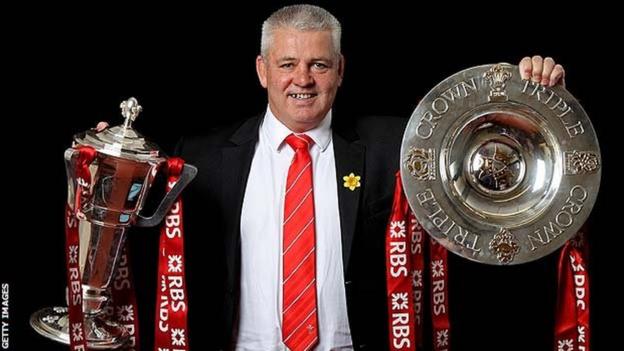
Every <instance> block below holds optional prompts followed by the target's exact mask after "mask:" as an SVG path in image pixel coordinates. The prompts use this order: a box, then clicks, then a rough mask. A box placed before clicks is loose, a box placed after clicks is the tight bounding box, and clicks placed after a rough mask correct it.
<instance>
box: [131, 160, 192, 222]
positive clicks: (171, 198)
mask: <svg viewBox="0 0 624 351" xmlns="http://www.w3.org/2000/svg"><path fill="white" fill-rule="evenodd" d="M196 175H197V167H195V166H192V165H189V164H185V165H184V168H183V169H182V174H180V178H179V179H178V182H177V183H176V185H174V186H173V188H172V189H171V191H169V192H168V193H167V195H165V197H164V198H163V199H162V201H161V202H160V205H158V208H157V209H156V211H155V212H154V214H152V215H151V216H150V217H145V216H142V215H141V214H138V215H137V219H136V223H135V224H134V225H135V226H137V227H154V226H156V225H158V223H160V222H161V221H162V220H163V218H165V216H166V215H167V212H168V211H169V209H170V208H171V206H172V205H173V203H174V202H175V201H176V199H177V198H178V196H180V193H182V190H184V188H186V186H187V185H188V184H189V183H190V182H191V181H192V180H193V178H195V176H196Z"/></svg>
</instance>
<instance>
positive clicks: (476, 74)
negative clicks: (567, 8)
mask: <svg viewBox="0 0 624 351" xmlns="http://www.w3.org/2000/svg"><path fill="white" fill-rule="evenodd" d="M600 174H601V161H600V150H599V147H598V141H597V138H596V135H595V132H594V129H593V127H592V124H591V122H590V120H589V118H588V117H587V115H586V113H585V111H584V110H583V108H582V107H581V106H580V104H579V103H578V101H577V100H576V99H574V97H573V96H572V95H571V94H570V93H568V92H567V91H566V90H565V89H564V88H562V87H560V86H556V87H553V88H547V87H544V86H541V85H539V84H536V83H533V82H531V81H528V80H522V79H520V77H519V75H518V68H517V67H516V66H513V65H509V64H498V65H484V66H478V67H473V68H469V69H467V70H464V71H461V72H459V73H456V74H454V75H452V76H451V77H449V78H447V79H445V80H444V81H442V82H441V83H440V84H438V85H437V86H436V87H435V88H433V89H432V90H431V91H430V92H429V93H428V94H427V95H426V96H425V98H423V100H422V101H421V102H420V103H419V105H418V107H417V108H416V110H415V111H414V113H413V114H412V116H411V118H410V121H409V123H408V125H407V128H406V130H405V134H404V136H403V141H402V147H401V177H402V180H403V186H404V189H405V193H406V195H407V198H408V201H409V203H410V206H411V208H412V210H413V211H414V213H415V215H416V217H417V218H418V220H419V221H420V223H421V224H422V225H423V227H424V228H425V229H426V230H427V231H428V232H429V233H430V234H431V235H432V236H433V237H434V238H435V239H437V240H438V241H439V242H440V243H441V244H442V245H444V246H445V247H446V248H447V249H449V250H450V251H452V252H454V253H456V254H458V255H460V256H463V257H465V258H468V259H470V260H474V261H478V262H482V263H488V264H495V265H501V264H518V263H523V262H528V261H532V260H535V259H538V258H540V257H543V256H545V255H547V254H549V253H551V252H553V251H554V250H556V249H557V248H559V247H560V246H561V245H563V244H564V243H565V241H566V240H568V239H569V238H571V237H572V236H573V235H574V234H575V233H576V231H577V230H578V229H579V228H580V226H581V225H582V224H583V223H584V222H585V220H586V219H587V217H588V216H589V213H590V211H591V208H592V206H593V204H594V202H595V200H596V195H597V193H598V188H599V185H600Z"/></svg>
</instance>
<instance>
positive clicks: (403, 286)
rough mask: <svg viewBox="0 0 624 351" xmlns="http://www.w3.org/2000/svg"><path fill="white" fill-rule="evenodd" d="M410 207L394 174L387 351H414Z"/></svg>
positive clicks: (388, 256)
mask: <svg viewBox="0 0 624 351" xmlns="http://www.w3.org/2000/svg"><path fill="white" fill-rule="evenodd" d="M408 211H409V206H408V205H407V200H406V199H405V196H404V195H403V188H402V186H401V178H400V175H399V173H398V172H397V174H396V181H395V186H394V201H393V203H392V213H391V214H390V220H389V221H388V226H387V230H386V287H387V299H388V318H389V320H388V327H389V332H390V334H389V336H390V340H389V344H390V350H392V351H396V350H415V347H416V344H415V330H414V325H415V324H414V295H413V292H412V275H411V274H410V272H411V270H412V260H411V259H410V252H411V245H410V236H409V235H408V229H407V228H406V226H407V223H406V222H407V219H408Z"/></svg>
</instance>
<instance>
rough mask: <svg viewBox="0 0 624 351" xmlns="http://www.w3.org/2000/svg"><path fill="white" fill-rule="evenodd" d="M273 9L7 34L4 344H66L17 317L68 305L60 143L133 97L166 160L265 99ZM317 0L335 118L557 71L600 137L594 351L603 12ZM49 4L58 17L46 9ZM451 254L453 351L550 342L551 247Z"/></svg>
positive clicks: (139, 268) (615, 150) (605, 108)
mask: <svg viewBox="0 0 624 351" xmlns="http://www.w3.org/2000/svg"><path fill="white" fill-rule="evenodd" d="M281 5H282V4H276V3H263V4H257V5H244V4H239V3H235V2H230V3H225V4H220V6H219V8H216V7H211V5H207V4H205V5H203V6H202V7H199V6H197V7H186V6H184V5H176V6H173V5H170V4H167V5H161V6H158V7H151V8H141V7H134V6H125V7H123V8H115V9H113V8H100V7H97V6H91V7H89V8H71V9H70V8H58V7H56V8H54V9H46V8H38V9H37V10H43V11H41V12H39V11H38V13H37V15H34V14H33V15H32V16H31V15H29V16H27V17H29V18H28V20H29V22H26V23H27V24H26V25H24V24H22V25H21V26H19V27H18V28H17V32H19V33H15V34H16V35H15V36H12V39H13V40H11V44H14V45H15V46H14V47H15V49H13V46H11V49H10V50H6V51H5V55H6V56H7V58H9V60H10V62H11V63H10V64H7V65H6V66H5V74H6V76H8V77H9V78H10V79H9V80H8V82H9V84H8V86H7V88H8V90H9V91H10V95H5V97H8V100H7V103H6V104H5V107H6V109H5V112H6V113H7V115H6V117H5V119H4V121H5V128H4V132H3V134H4V138H3V139H4V143H5V150H6V151H8V152H7V153H6V155H7V156H8V155H10V157H8V160H7V161H8V162H6V164H5V167H3V168H4V170H5V171H4V175H3V180H4V181H3V183H5V189H8V190H9V191H10V194H11V195H10V197H8V198H7V202H6V203H7V204H12V205H13V206H12V209H11V210H10V211H11V212H10V213H9V212H8V211H9V210H5V211H7V212H5V216H4V218H5V222H6V223H9V226H5V228H7V229H5V230H4V231H3V234H2V237H3V239H2V243H1V246H0V247H1V248H2V266H1V271H0V281H1V282H2V283H9V284H10V320H9V321H10V343H11V347H12V349H14V350H35V349H45V350H56V349H58V350H64V349H65V348H64V347H60V346H58V345H57V344H55V343H53V342H51V341H48V340H45V339H43V338H41V337H39V336H38V335H37V334H36V333H34V332H33V331H32V330H31V329H30V327H29V326H28V317H29V315H30V313H32V312H33V311H35V310H36V309H38V308H40V307H43V306H51V305H59V304H61V303H62V302H63V301H64V286H65V275H64V261H63V257H64V256H63V250H64V249H63V240H64V239H63V238H64V234H63V220H62V216H63V206H64V205H63V202H64V199H65V189H66V188H65V184H66V180H65V173H64V164H63V151H64V150H65V148H67V147H68V146H69V145H70V142H71V137H72V135H73V134H74V133H77V132H79V131H81V130H84V129H87V128H90V127H92V126H94V125H95V124H96V122H97V121H100V120H106V121H109V122H110V123H111V124H118V123H120V122H121V117H120V114H119V108H118V106H119V103H120V101H121V100H123V99H126V98H127V97H129V96H135V97H137V98H138V100H139V102H140V104H141V105H142V106H143V107H144V112H143V113H142V114H141V116H140V117H139V119H138V120H137V122H136V123H135V127H136V129H138V130H140V131H141V132H142V133H143V134H144V135H146V136H148V137H149V138H150V139H152V140H154V141H156V142H157V143H158V144H160V145H161V146H162V147H163V148H164V149H165V150H168V151H171V149H172V146H173V145H174V143H175V141H176V139H177V138H178V137H179V136H181V135H185V134H197V133H201V132H202V131H205V130H207V129H209V128H212V127H215V126H218V125H222V124H226V123H230V122H233V121H236V120H240V119H242V118H247V117H249V116H251V115H253V114H256V113H258V112H260V111H262V110H263V109H264V108H265V106H266V96H265V93H264V91H263V90H262V89H261V87H260V85H259V84H258V82H257V78H256V73H255V67H254V59H255V56H256V54H257V53H258V51H259V38H260V26H261V23H262V21H263V20H264V19H265V18H266V17H267V16H268V15H269V14H270V13H271V12H272V11H274V10H275V9H277V8H278V7H280V6H281ZM321 5H323V6H325V7H326V8H327V9H329V10H330V11H331V12H333V13H334V14H335V15H336V16H337V17H338V18H339V20H341V22H342V23H343V53H344V55H345V57H346V73H345V80H344V84H343V86H342V88H341V89H340V91H339V93H338V97H337V101H336V105H335V109H336V110H337V111H339V112H340V115H352V116H358V115H364V114H381V115H397V116H403V117H405V118H408V117H409V116H410V114H411V112H412V111H413V109H414V108H415V107H416V105H417V103H418V101H419V99H420V98H421V97H422V96H424V95H425V94H426V93H427V92H428V91H429V89H431V88H432V87H433V86H434V85H436V84H437V83H438V82H439V81H441V80H443V79H444V78H446V77H448V76H449V75H451V74H453V73H455V72H457V71H459V70H462V69H464V68H468V67H471V66H475V65H480V64H485V63H494V62H510V63H517V62H518V61H519V60H520V58H522V57H523V56H525V55H533V54H542V55H548V56H552V57H554V58H555V59H556V60H557V61H558V62H560V63H562V64H563V65H564V67H565V68H566V71H567V86H568V89H569V90H570V91H571V92H572V94H573V95H575V96H576V97H577V98H578V99H579V100H580V102H581V104H582V105H583V106H584V108H585V109H586V111H587V113H588V115H589V116H590V118H591V120H592V122H593V123H594V127H595V129H596V132H597V134H598V137H599V140H600V142H601V149H602V156H603V182H602V186H601V194H600V196H599V197H598V203H597V204H596V206H595V208H594V211H593V213H592V216H591V218H590V223H591V224H592V231H591V236H590V243H591V261H590V264H591V267H590V272H591V298H592V306H591V307H592V309H591V317H592V320H591V322H592V334H593V336H592V339H593V342H594V347H595V348H596V349H600V346H606V345H607V344H609V338H610V336H611V335H612V334H610V332H609V330H608V329H609V328H608V326H609V325H608V323H607V319H609V318H611V315H612V314H613V309H614V305H613V303H614V302H615V300H614V299H615V297H616V296H615V295H616V294H619V293H620V292H621V290H615V288H614V284H613V283H612V282H611V279H612V278H614V277H615V276H614V275H612V273H611V272H610V271H609V268H612V267H613V266H619V263H618V260H619V257H617V256H614V255H613V254H612V253H610V252H609V250H610V249H615V248H617V247H618V246H621V244H616V245H613V244H610V243H612V242H617V237H618V236H619V234H620V230H619V229H618V227H619V226H618V223H617V219H616V218H617V217H615V216H616V214H615V209H614V208H615V206H616V205H611V204H614V203H615V202H616V201H617V200H616V199H617V195H616V190H615V189H616V185H615V182H616V180H615V178H616V177H615V164H616V163H615V161H614V159H615V157H616V155H617V154H619V152H620V148H619V146H618V144H619V143H618V140H617V135H618V134H619V130H618V126H617V125H618V124H617V119H618V118H619V117H620V116H619V115H621V112H618V111H620V110H619V108H617V107H616V106H617V104H618V100H617V97H615V96H614V97H611V96H610V95H609V94H611V92H617V90H612V89H610V88H607V86H608V82H609V81H611V80H617V79H618V78H617V73H615V72H617V69H618V68H619V66H620V64H619V63H618V59H619V58H621V54H619V53H618V52H617V51H618V50H619V48H618V45H619V44H618V43H617V42H616V41H615V38H614V37H613V30H614V28H615V27H616V26H617V23H614V22H611V21H610V20H609V19H608V16H609V11H608V10H603V12H600V13H594V12H593V11H592V10H591V9H587V8H578V9H577V10H582V11H583V13H582V14H581V15H574V14H571V13H567V12H566V11H564V10H569V7H566V8H562V7H555V6H553V7H549V6H547V5H543V4H540V5H537V4H532V5H531V6H529V4H527V5H526V6H524V5H523V6H520V4H518V6H516V5H514V6H513V7H509V8H501V7H500V5H501V4H497V5H496V6H492V7H479V8H476V7H468V6H465V7H462V8H456V7H454V5H453V6H451V5H450V4H439V5H435V4H433V5H431V4H428V5H427V6H426V7H425V6H423V5H414V4H412V5H404V4H393V3H389V2H386V1H384V2H382V3H378V4H371V5H363V4H356V3H352V4H350V3H347V2H341V3H321ZM452 9H453V10H455V11H453V13H454V14H448V12H449V11H450V10H452ZM48 10H49V11H50V12H49V14H52V11H54V13H55V15H53V16H47V11H48ZM57 13H58V14H57ZM31 23H32V25H31ZM20 28H23V29H24V31H23V32H21V31H20V30H19V29H20ZM614 73H615V74H614ZM13 138H20V141H14V140H15V139H13ZM5 193H6V192H5ZM7 196H9V195H7ZM9 199H10V200H9ZM130 236H131V240H130V242H131V248H132V250H133V254H134V261H135V269H136V279H137V281H138V282H139V291H138V294H139V297H140V316H141V318H142V325H141V328H142V329H141V333H142V335H141V338H142V339H143V341H144V342H145V344H144V347H145V349H148V348H147V345H151V339H152V334H153V309H154V293H153V291H151V290H152V287H153V286H154V285H155V283H156V282H155V275H156V273H155V264H154V261H155V259H156V245H157V235H156V233H155V232H153V233H149V232H142V231H136V232H131V234H130ZM450 257H451V263H450V272H449V273H450V297H449V299H450V314H451V322H452V331H451V333H452V334H451V335H452V337H451V344H452V345H453V349H455V350H498V349H507V350H548V349H551V346H550V344H551V343H552V328H553V321H554V302H555V291H556V290H555V284H556V281H555V277H556V259H557V254H552V255H550V256H548V257H546V258H544V259H541V260H539V261H537V262H533V263H529V264H524V265H520V266H513V267H491V266H484V265H480V264H476V263H472V262H469V261H467V260H463V259H460V258H458V257H456V256H454V255H451V256H450ZM206 284H210V281H209V280H208V279H207V280H206ZM614 291H615V292H616V294H613V292H614ZM426 319H427V320H430V318H429V317H427V318H426ZM206 327H209V326H208V325H207V326H206ZM191 337H192V338H197V337H201V334H200V333H196V334H195V335H191ZM427 338H429V336H427Z"/></svg>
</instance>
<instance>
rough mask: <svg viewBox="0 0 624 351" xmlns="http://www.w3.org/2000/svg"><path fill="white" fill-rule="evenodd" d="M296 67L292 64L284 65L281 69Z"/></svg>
mask: <svg viewBox="0 0 624 351" xmlns="http://www.w3.org/2000/svg"><path fill="white" fill-rule="evenodd" d="M293 66H294V65H293V64H292V63H282V64H281V65H280V68H292V67H293Z"/></svg>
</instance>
